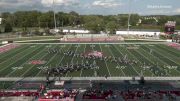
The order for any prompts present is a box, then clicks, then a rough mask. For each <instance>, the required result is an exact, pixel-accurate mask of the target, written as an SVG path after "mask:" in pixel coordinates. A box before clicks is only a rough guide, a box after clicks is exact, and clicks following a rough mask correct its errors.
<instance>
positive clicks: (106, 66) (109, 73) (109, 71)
mask: <svg viewBox="0 0 180 101" xmlns="http://www.w3.org/2000/svg"><path fill="white" fill-rule="evenodd" d="M99 46H100V49H101V51H102V47H101V45H99ZM104 62H105V65H106V68H107V70H108V73H109V76H110V77H111V73H110V71H109V68H108V66H107V62H106V61H105V60H104Z"/></svg>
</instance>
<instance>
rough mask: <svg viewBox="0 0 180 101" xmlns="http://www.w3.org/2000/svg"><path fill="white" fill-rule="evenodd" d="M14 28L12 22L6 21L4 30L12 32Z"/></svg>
mask: <svg viewBox="0 0 180 101" xmlns="http://www.w3.org/2000/svg"><path fill="white" fill-rule="evenodd" d="M12 30H13V28H12V26H11V24H10V23H6V24H5V27H4V32H12Z"/></svg>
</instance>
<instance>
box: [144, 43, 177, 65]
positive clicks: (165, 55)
mask: <svg viewBox="0 0 180 101" xmlns="http://www.w3.org/2000/svg"><path fill="white" fill-rule="evenodd" d="M145 47H146V46H145ZM147 48H149V47H147ZM153 50H156V49H153ZM161 51H162V50H161ZM156 52H157V53H158V54H160V55H162V56H163V57H164V58H167V59H168V60H170V61H172V62H174V63H176V64H178V65H180V63H177V62H175V61H174V60H173V59H170V58H169V57H167V56H166V55H164V54H162V53H160V52H159V51H157V50H156ZM167 54H169V53H167ZM169 55H171V54H169Z"/></svg>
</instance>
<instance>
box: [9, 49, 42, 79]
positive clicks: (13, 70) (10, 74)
mask: <svg viewBox="0 0 180 101" xmlns="http://www.w3.org/2000/svg"><path fill="white" fill-rule="evenodd" d="M38 49H39V48H38ZM42 51H43V50H41V51H39V52H38V53H36V54H35V55H33V56H32V57H31V58H29V59H28V60H26V62H27V61H29V60H31V59H33V58H34V57H36V56H37V55H39V54H40V53H41V52H42ZM26 62H24V63H23V64H21V65H20V66H19V67H22V66H23V65H24V64H26ZM23 69H24V68H23ZM16 71H17V69H14V70H13V71H11V72H10V73H8V75H6V77H8V76H10V75H11V74H12V73H14V72H16Z"/></svg>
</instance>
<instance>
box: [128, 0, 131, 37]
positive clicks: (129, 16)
mask: <svg viewBox="0 0 180 101" xmlns="http://www.w3.org/2000/svg"><path fill="white" fill-rule="evenodd" d="M128 4H129V6H128V35H129V30H130V19H131V8H130V6H131V5H130V0H128Z"/></svg>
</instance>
